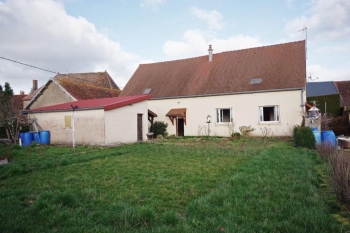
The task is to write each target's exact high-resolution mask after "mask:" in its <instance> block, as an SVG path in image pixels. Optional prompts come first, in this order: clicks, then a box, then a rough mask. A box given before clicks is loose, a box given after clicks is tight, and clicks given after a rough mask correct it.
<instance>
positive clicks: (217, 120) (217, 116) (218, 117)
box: [216, 109, 220, 123]
mask: <svg viewBox="0 0 350 233" xmlns="http://www.w3.org/2000/svg"><path fill="white" fill-rule="evenodd" d="M219 122H220V109H216V123H219Z"/></svg>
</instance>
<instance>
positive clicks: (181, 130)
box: [176, 118, 185, 137]
mask: <svg viewBox="0 0 350 233" xmlns="http://www.w3.org/2000/svg"><path fill="white" fill-rule="evenodd" d="M176 128H177V132H176V136H178V137H183V136H185V127H184V119H183V118H177V122H176Z"/></svg>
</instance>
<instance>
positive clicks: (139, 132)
mask: <svg viewBox="0 0 350 233" xmlns="http://www.w3.org/2000/svg"><path fill="white" fill-rule="evenodd" d="M142 134H143V133H142V114H137V141H138V142H140V141H143V140H142Z"/></svg>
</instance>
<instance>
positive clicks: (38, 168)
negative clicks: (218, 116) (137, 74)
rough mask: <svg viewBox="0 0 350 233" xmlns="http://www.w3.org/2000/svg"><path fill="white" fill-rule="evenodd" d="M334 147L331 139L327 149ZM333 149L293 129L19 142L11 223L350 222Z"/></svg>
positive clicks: (235, 225)
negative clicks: (312, 145)
mask: <svg viewBox="0 0 350 233" xmlns="http://www.w3.org/2000/svg"><path fill="white" fill-rule="evenodd" d="M324 150H326V149H324ZM331 172H332V171H331V169H329V166H328V162H327V159H325V157H322V156H319V153H318V152H317V150H314V149H308V148H304V147H295V145H294V141H293V140H292V139H291V138H273V137H271V138H250V137H240V138H239V139H235V140H232V139H229V138H220V137H185V138H183V137H181V138H172V139H162V140H153V141H151V142H143V143H136V144H131V145H121V146H116V147H93V146H79V147H77V148H76V152H75V153H73V152H72V150H71V148H70V147H65V146H50V145H46V146H40V145H36V144H34V145H32V146H29V147H24V148H23V147H19V146H13V148H12V150H11V156H10V163H8V164H4V165H1V166H0V206H1V208H0V229H1V231H2V232H346V231H349V221H348V218H349V216H350V215H349V213H348V211H347V209H346V205H344V204H342V202H340V201H338V199H337V194H336V193H335V192H334V189H333V186H332V181H331V179H330V178H329V177H330V173H331Z"/></svg>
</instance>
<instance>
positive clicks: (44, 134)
mask: <svg viewBox="0 0 350 233" xmlns="http://www.w3.org/2000/svg"><path fill="white" fill-rule="evenodd" d="M39 136H40V144H44V145H47V144H50V131H48V130H42V131H40V132H39Z"/></svg>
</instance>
